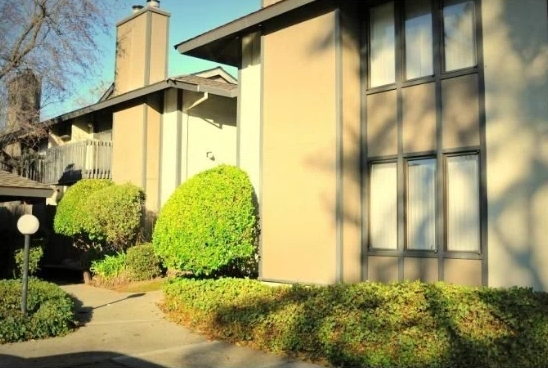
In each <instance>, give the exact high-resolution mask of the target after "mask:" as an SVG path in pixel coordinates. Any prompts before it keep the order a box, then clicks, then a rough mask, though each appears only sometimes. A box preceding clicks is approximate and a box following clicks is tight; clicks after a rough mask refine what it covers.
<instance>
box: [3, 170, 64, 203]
mask: <svg viewBox="0 0 548 368" xmlns="http://www.w3.org/2000/svg"><path fill="white" fill-rule="evenodd" d="M52 194H53V189H52V188H51V187H50V186H49V185H45V184H42V183H38V182H36V181H34V180H30V179H27V178H24V177H22V176H19V175H15V174H12V173H9V172H7V171H3V170H0V200H6V199H7V198H13V200H18V199H22V198H27V197H29V198H48V197H50V196H51V195H52Z"/></svg>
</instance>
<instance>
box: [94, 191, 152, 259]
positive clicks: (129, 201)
mask: <svg viewBox="0 0 548 368" xmlns="http://www.w3.org/2000/svg"><path fill="white" fill-rule="evenodd" d="M144 201H145V194H144V192H143V190H142V189H141V188H139V187H137V186H135V185H133V184H129V183H128V184H120V185H112V186H107V187H104V188H102V189H101V190H98V191H95V192H94V193H92V194H91V195H90V196H89V197H88V198H87V200H86V202H85V209H83V210H85V211H86V212H87V213H88V216H87V219H88V221H87V222H86V223H85V224H84V226H83V228H84V231H85V232H86V234H87V236H88V237H89V238H90V239H95V240H97V241H99V242H102V243H104V244H105V245H106V246H107V248H108V249H109V250H112V251H122V250H125V249H126V248H128V247H129V246H130V245H132V244H134V241H135V239H136V237H137V235H138V233H139V229H140V227H141V219H142V215H143V209H144Z"/></svg>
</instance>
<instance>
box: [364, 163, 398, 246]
mask: <svg viewBox="0 0 548 368" xmlns="http://www.w3.org/2000/svg"><path fill="white" fill-rule="evenodd" d="M397 172H398V170H397V165H396V163H395V162H389V163H378V164H373V165H372V166H371V187H370V193H371V195H370V198H371V203H370V209H371V214H374V215H372V216H371V221H370V222H369V226H370V234H371V237H370V240H371V244H373V247H374V248H377V249H397V248H398V209H397V207H398V181H397Z"/></svg>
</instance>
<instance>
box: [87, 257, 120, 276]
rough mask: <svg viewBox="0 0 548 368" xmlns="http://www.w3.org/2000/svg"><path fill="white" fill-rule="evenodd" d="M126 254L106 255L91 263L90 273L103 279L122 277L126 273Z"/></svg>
mask: <svg viewBox="0 0 548 368" xmlns="http://www.w3.org/2000/svg"><path fill="white" fill-rule="evenodd" d="M126 258H127V256H126V254H125V253H118V254H116V255H106V256H105V257H104V258H103V259H100V260H94V261H92V262H91V267H90V271H91V272H93V273H94V274H95V275H97V276H99V277H101V278H103V279H111V278H116V277H120V276H122V275H123V274H124V273H125V272H126V269H127V267H126Z"/></svg>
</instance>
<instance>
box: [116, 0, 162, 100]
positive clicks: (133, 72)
mask: <svg viewBox="0 0 548 368" xmlns="http://www.w3.org/2000/svg"><path fill="white" fill-rule="evenodd" d="M169 18H170V13H168V12H166V11H164V10H162V9H160V8H159V1H157V0H149V1H148V2H147V6H144V7H143V6H140V5H135V6H133V12H132V14H131V15H130V16H128V17H127V18H125V19H122V20H121V21H120V22H118V23H117V24H116V68H115V76H114V80H115V83H114V86H115V90H114V94H115V95H119V94H122V93H125V92H128V91H132V90H135V89H138V88H141V87H144V86H147V85H149V84H153V83H156V82H159V81H162V80H164V79H166V78H167V52H168V41H169V39H168V38H169V35H168V33H169Z"/></svg>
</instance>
